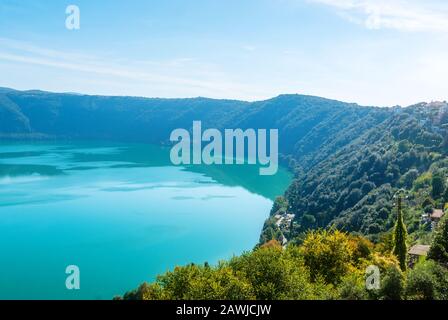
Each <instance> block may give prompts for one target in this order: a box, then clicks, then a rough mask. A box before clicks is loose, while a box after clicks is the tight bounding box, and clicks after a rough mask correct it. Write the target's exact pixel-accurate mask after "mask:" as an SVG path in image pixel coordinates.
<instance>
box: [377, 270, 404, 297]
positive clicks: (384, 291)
mask: <svg viewBox="0 0 448 320" xmlns="http://www.w3.org/2000/svg"><path fill="white" fill-rule="evenodd" d="M403 293H404V277H403V274H402V273H401V271H400V270H399V269H398V268H396V267H389V268H388V269H387V271H386V275H385V277H384V279H382V281H381V289H380V297H381V299H384V300H401V299H402V297H403Z"/></svg>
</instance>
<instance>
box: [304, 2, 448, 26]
mask: <svg viewBox="0 0 448 320" xmlns="http://www.w3.org/2000/svg"><path fill="white" fill-rule="evenodd" d="M308 1H310V2H314V3H319V4H324V5H328V6H331V7H334V8H337V9H338V10H340V13H341V14H342V15H343V16H344V17H346V18H347V19H349V20H351V21H353V22H357V23H362V24H363V25H365V27H367V28H369V29H381V28H388V29H396V30H402V31H433V32H448V2H447V1H446V0H443V1H442V0H424V1H423V0H308Z"/></svg>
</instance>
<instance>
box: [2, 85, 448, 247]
mask: <svg viewBox="0 0 448 320" xmlns="http://www.w3.org/2000/svg"><path fill="white" fill-rule="evenodd" d="M447 110H448V107H447V105H446V103H431V104H419V105H415V106H412V107H408V108H398V107H397V108H375V107H361V106H358V105H356V104H350V103H344V102H340V101H335V100H329V99H323V98H319V97H313V96H304V95H282V96H279V97H276V98H273V99H270V100H266V101H258V102H253V103H250V102H244V101H234V100H213V99H206V98H194V99H147V98H136V97H107V96H87V95H76V94H56V93H48V92H42V91H25V92H24V91H15V90H11V89H0V138H21V139H22V138H33V139H41V138H53V139H58V138H59V139H60V138H64V139H97V140H116V141H135V142H149V143H156V144H160V143H162V144H166V143H168V139H169V136H170V133H171V131H172V130H173V129H176V128H191V126H192V123H193V121H194V120H201V121H202V123H203V127H204V128H207V127H213V128H218V129H224V128H242V129H247V128H254V129H257V128H265V129H279V150H280V153H281V160H283V163H284V164H286V165H289V166H290V168H291V169H292V170H294V172H295V179H294V181H293V183H292V184H291V186H290V187H289V188H288V190H287V191H286V195H285V196H286V200H287V203H288V204H287V205H286V208H285V210H284V211H283V212H286V213H288V214H290V215H294V219H292V223H291V224H290V225H289V226H288V228H287V229H288V230H286V232H287V233H288V238H294V237H297V236H299V235H300V234H301V233H302V232H304V231H305V230H307V229H315V228H319V227H327V226H330V225H334V226H337V227H338V228H340V229H344V230H347V231H355V232H359V233H362V234H365V235H373V237H372V238H375V237H377V236H378V235H380V234H381V233H383V232H385V231H387V230H390V228H391V227H392V225H393V221H394V217H393V216H392V214H391V211H392V210H391V209H392V205H393V200H392V196H393V193H394V192H395V191H396V190H397V189H398V188H405V189H406V190H408V191H409V196H410V201H412V203H410V205H412V206H413V207H414V208H418V210H417V209H415V210H414V211H413V212H411V213H407V214H406V216H405V220H406V222H407V223H410V224H409V225H410V227H411V228H413V230H411V231H419V229H421V228H423V226H422V225H421V224H420V223H419V221H418V220H419V216H420V215H421V210H423V209H422V205H423V202H425V201H426V200H428V199H426V198H428V197H427V196H426V194H427V193H428V192H430V191H429V190H430V189H431V188H432V186H431V184H430V183H429V184H428V183H426V182H425V181H426V180H427V179H431V177H432V175H433V174H434V175H436V174H442V175H443V174H444V170H445V169H444V168H445V167H446V166H445V162H444V161H445V159H446V152H447V146H448V142H447V134H446V132H447V128H446V124H447V122H448V121H447V119H448V116H447V114H448V112H447ZM425 177H426V178H425ZM428 177H429V178H428ZM425 179H426V180H425ZM421 181H423V184H422V183H420V182H421ZM416 183H417V184H422V187H421V188H420V187H419V186H416ZM425 183H426V184H425ZM430 198H431V199H430V200H428V201H432V202H433V205H434V206H439V207H440V206H442V205H443V203H442V202H443V201H442V200H443V199H434V197H430ZM425 204H426V206H427V204H428V203H427V201H426V202H425ZM272 213H273V217H272V218H271V219H269V221H268V222H267V223H266V228H265V232H264V234H263V237H262V239H264V240H270V239H271V238H278V235H279V230H277V229H278V228H277V227H276V226H275V225H276V220H275V219H274V216H275V213H277V210H273V212H272ZM283 231H285V230H283ZM284 233H285V232H284ZM280 240H281V239H280Z"/></svg>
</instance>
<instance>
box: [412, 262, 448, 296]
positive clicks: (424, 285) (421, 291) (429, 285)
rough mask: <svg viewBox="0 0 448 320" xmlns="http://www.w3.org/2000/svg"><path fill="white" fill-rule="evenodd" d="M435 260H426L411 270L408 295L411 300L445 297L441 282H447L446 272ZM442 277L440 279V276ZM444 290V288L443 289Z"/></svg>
mask: <svg viewBox="0 0 448 320" xmlns="http://www.w3.org/2000/svg"><path fill="white" fill-rule="evenodd" d="M441 270H442V267H440V266H439V265H437V264H436V263H435V262H434V261H424V262H422V263H419V264H417V265H416V266H415V268H414V269H412V270H410V271H409V274H408V278H407V283H406V295H407V298H408V299H411V300H436V299H441V298H443V297H444V294H443V292H441V291H440V289H441V288H440V285H439V282H440V281H442V283H443V284H444V285H445V284H446V272H443V271H442V272H441ZM440 276H441V277H442V279H439V277H440ZM442 290H443V289H442Z"/></svg>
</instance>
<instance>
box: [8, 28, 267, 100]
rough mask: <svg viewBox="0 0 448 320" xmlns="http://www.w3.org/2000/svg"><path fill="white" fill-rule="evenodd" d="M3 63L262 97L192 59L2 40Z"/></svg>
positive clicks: (194, 91)
mask: <svg viewBox="0 0 448 320" xmlns="http://www.w3.org/2000/svg"><path fill="white" fill-rule="evenodd" d="M2 61H8V62H10V63H17V64H21V65H23V64H25V65H34V66H40V67H44V68H53V69H56V70H58V71H59V72H60V73H61V74H63V73H67V72H77V73H81V74H84V75H85V77H86V79H90V80H92V79H97V80H98V79H99V78H98V77H103V79H104V78H105V79H108V81H114V82H115V83H117V84H120V83H121V84H123V83H136V84H139V85H141V84H144V85H145V86H147V87H156V86H158V87H160V86H165V87H169V88H172V89H174V88H181V89H182V91H183V92H189V94H188V93H187V94H186V95H187V96H197V95H209V96H211V97H225V96H226V94H227V93H228V92H234V93H237V95H238V98H241V99H250V98H251V97H253V96H254V94H255V95H257V94H260V92H257V90H256V89H255V88H253V87H250V86H248V85H246V84H238V83H235V82H234V81H232V80H231V79H229V78H228V77H227V76H226V74H225V73H224V72H220V71H219V70H218V69H219V68H218V67H217V66H212V65H210V64H206V63H201V62H198V61H196V60H195V59H191V58H175V59H171V60H165V61H148V60H146V61H138V60H135V61H130V60H127V59H112V58H110V57H107V58H105V57H101V56H96V55H91V54H84V53H83V54H78V53H72V52H66V51H62V50H55V49H51V48H46V47H40V46H36V45H34V44H31V43H28V42H23V41H17V40H13V39H8V38H1V37H0V62H2ZM174 91H175V90H174ZM142 95H144V94H142ZM148 95H154V93H149V94H148ZM155 95H157V94H155Z"/></svg>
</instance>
